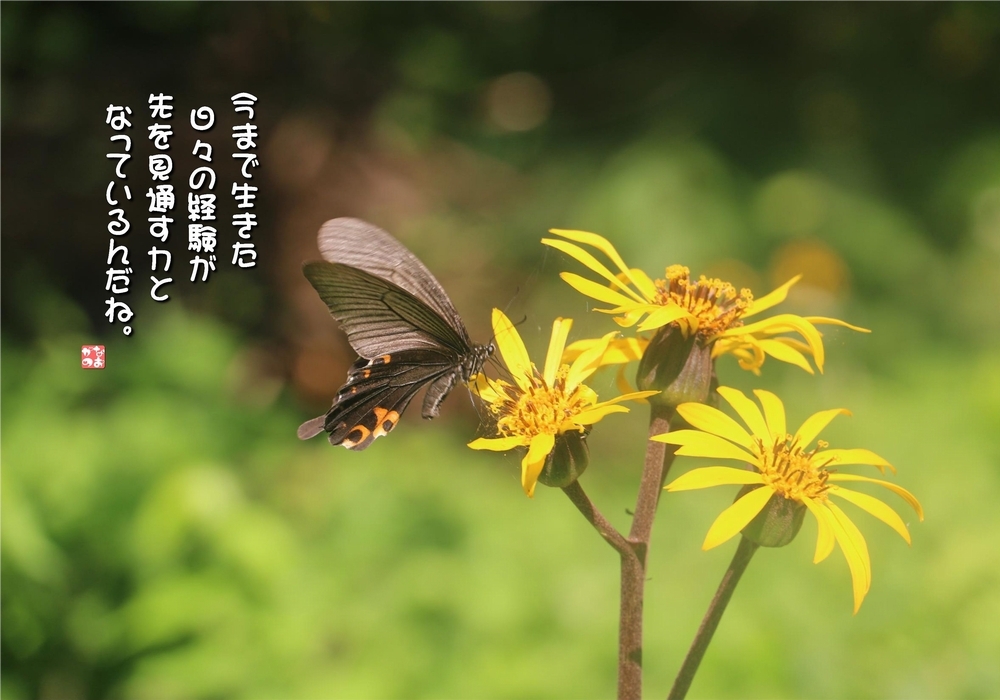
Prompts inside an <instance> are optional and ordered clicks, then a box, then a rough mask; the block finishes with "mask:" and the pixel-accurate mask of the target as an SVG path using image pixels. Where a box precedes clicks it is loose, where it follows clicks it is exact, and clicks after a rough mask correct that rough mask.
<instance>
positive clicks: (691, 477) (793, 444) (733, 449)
mask: <svg viewBox="0 0 1000 700" xmlns="http://www.w3.org/2000/svg"><path fill="white" fill-rule="evenodd" d="M718 391H719V394H720V395H721V396H722V398H723V399H725V400H726V401H727V402H728V403H729V405H730V406H732V408H733V410H735V411H736V412H737V413H738V414H739V416H740V418H742V419H743V422H744V423H746V425H747V427H749V428H750V432H749V433H748V432H747V431H746V430H744V429H743V427H742V426H740V425H739V424H738V423H737V422H736V421H735V420H733V419H732V418H730V417H729V416H727V415H726V414H724V413H723V412H722V411H719V410H717V409H714V408H712V407H710V406H706V405H704V404H697V403H687V404H681V405H680V406H678V407H677V412H678V413H679V414H680V415H681V417H682V418H684V420H686V421H687V422H688V423H690V424H691V425H693V426H694V427H695V428H697V430H676V431H673V432H670V433H667V434H665V435H657V436H655V437H653V438H650V439H652V440H657V441H659V442H665V443H668V444H671V445H678V446H679V448H678V450H677V454H678V455H688V456H691V457H710V458H718V459H735V460H739V461H742V462H746V463H748V464H749V465H750V466H751V467H753V470H752V471H749V470H746V469H735V468H733V467H703V468H700V469H693V470H691V471H690V472H688V473H687V474H684V475H683V476H681V477H680V478H678V479H676V480H674V481H673V482H672V483H670V484H669V485H667V486H666V487H665V488H666V490H667V491H686V490H690V489H701V488H707V487H709V486H723V485H731V484H732V485H747V484H750V485H759V487H758V488H754V489H753V490H751V491H750V492H749V493H746V494H745V495H744V496H742V497H741V498H739V499H738V500H737V501H736V502H735V503H733V505H731V506H729V507H728V508H726V510H724V511H723V512H722V514H721V515H720V516H719V517H718V518H716V520H715V522H714V523H712V526H711V528H709V530H708V535H707V536H706V537H705V542H704V544H703V545H702V549H711V548H712V547H717V546H718V545H720V544H722V543H723V542H726V541H728V540H729V539H730V538H732V537H734V536H736V535H737V534H738V533H739V532H740V531H742V530H743V529H744V528H745V527H746V526H747V525H748V524H749V523H750V521H752V520H753V519H754V518H755V517H756V516H757V515H758V514H759V513H760V512H761V511H762V510H763V509H764V507H765V505H767V503H768V501H770V500H771V498H772V496H774V495H778V496H780V497H781V498H784V499H786V500H788V501H792V502H793V503H799V504H802V505H804V506H805V507H806V508H808V509H809V512H811V513H812V514H813V515H814V516H815V517H816V521H817V523H818V524H819V536H818V537H817V540H816V554H815V556H814V558H813V562H814V563H819V562H821V561H823V560H824V559H826V557H827V556H829V554H830V552H831V551H832V550H833V545H834V542H835V541H836V543H837V544H839V545H840V549H841V551H843V553H844V556H845V557H846V559H847V564H848V566H849V567H850V570H851V578H852V580H853V584H854V612H855V613H857V611H858V608H860V607H861V602H862V601H863V600H864V597H865V594H866V593H867V592H868V589H869V587H870V586H871V561H870V559H869V557H868V547H867V545H866V544H865V538H864V537H863V536H862V534H861V531H860V530H858V528H857V526H856V525H855V524H854V523H853V522H851V520H850V519H849V518H848V517H847V514H846V513H844V511H842V510H841V509H840V507H839V506H838V505H837V504H836V503H834V502H833V500H832V499H831V498H830V497H831V496H836V497H837V498H840V499H843V500H845V501H848V502H849V503H853V504H854V505H856V506H858V507H859V508H861V509H862V510H864V511H867V512H868V513H870V514H872V515H874V516H875V517H876V518H878V519H879V520H881V521H882V522H884V523H885V524H887V525H888V526H889V527H891V528H892V529H893V530H895V531H896V532H898V533H899V535H900V536H901V537H902V538H903V539H904V540H906V542H907V544H909V542H910V533H909V531H908V530H907V528H906V524H905V523H904V522H903V519H902V518H900V517H899V515H898V514H897V513H896V511H894V510H893V509H892V508H890V507H889V506H888V505H886V504H885V503H883V502H882V501H880V500H878V499H877V498H873V497H872V496H869V495H867V494H864V493H860V492H858V491H853V490H850V489H846V488H844V487H843V486H841V485H840V484H842V483H844V482H852V481H854V482H859V481H860V482H868V483H872V484H878V485H879V486H884V487H885V488H887V489H889V490H890V491H892V492H893V493H895V494H897V495H899V496H901V497H902V498H903V499H904V500H905V501H906V502H907V503H908V504H910V506H912V507H913V509H914V510H915V511H916V513H917V515H918V516H919V518H920V520H923V519H924V513H923V508H922V507H921V506H920V503H919V501H917V499H916V498H915V497H914V496H913V494H911V493H910V492H909V491H907V490H906V489H904V488H902V487H900V486H897V485H896V484H893V483H891V482H888V481H883V480H881V479H871V478H869V477H866V476H859V475H857V474H845V473H841V472H838V471H836V470H835V469H833V467H834V466H841V465H849V464H855V465H856V464H864V465H871V466H875V467H877V468H878V469H879V470H880V471H882V472H883V473H884V472H885V469H886V468H889V469H890V470H892V471H893V473H895V471H896V470H895V469H894V468H893V467H892V465H891V464H889V463H888V462H887V461H886V460H884V459H883V458H881V457H879V456H878V455H877V454H875V453H874V452H870V451H869V450H864V449H827V444H826V443H825V442H823V441H822V440H820V441H818V442H817V446H816V447H814V448H812V449H811V450H810V449H808V448H809V445H810V444H811V443H812V441H813V440H814V439H815V438H816V436H817V435H819V433H820V431H821V430H823V428H825V427H826V426H827V424H829V422H830V421H832V420H833V419H834V418H835V417H836V416H837V415H840V414H844V415H850V412H849V411H847V410H845V409H842V408H835V409H832V410H828V411H820V412H819V413H816V414H814V415H813V416H811V417H810V418H808V419H807V420H806V421H805V422H804V423H803V424H802V426H801V427H800V428H799V429H798V431H797V432H796V433H795V434H794V435H789V434H787V433H786V432H785V407H784V405H783V404H782V403H781V400H780V399H779V398H778V397H777V396H775V395H774V394H772V393H771V392H768V391H761V390H757V391H755V392H754V394H756V395H757V398H758V400H759V401H760V405H761V407H762V408H763V413H761V411H760V410H759V409H758V408H757V405H756V404H755V403H754V402H753V401H751V400H750V399H748V398H747V397H746V396H745V395H744V394H743V393H742V392H740V391H738V390H736V389H731V388H729V387H719V390H718Z"/></svg>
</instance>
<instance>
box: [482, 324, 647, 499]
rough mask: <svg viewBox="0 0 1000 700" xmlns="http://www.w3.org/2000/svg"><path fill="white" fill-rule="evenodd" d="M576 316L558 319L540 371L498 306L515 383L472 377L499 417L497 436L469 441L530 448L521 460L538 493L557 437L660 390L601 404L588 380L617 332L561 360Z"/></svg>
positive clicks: (500, 345) (529, 490)
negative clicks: (570, 359)
mask: <svg viewBox="0 0 1000 700" xmlns="http://www.w3.org/2000/svg"><path fill="white" fill-rule="evenodd" d="M572 325H573V321H572V319H568V318H567V319H562V318H557V319H556V320H555V322H554V323H553V324H552V337H551V339H550V341H549V349H548V353H547V354H546V355H545V366H544V369H543V371H542V372H541V373H539V371H538V369H537V368H536V367H535V366H534V365H533V364H532V362H531V360H530V359H529V358H528V351H527V350H526V349H525V347H524V342H523V341H522V340H521V336H520V335H518V333H517V330H516V329H515V328H514V325H513V324H512V323H511V322H510V319H508V318H507V317H506V316H505V315H504V313H503V312H502V311H500V310H499V309H493V332H494V334H495V335H496V345H497V349H498V350H499V351H500V355H501V356H502V357H503V359H504V363H505V364H506V365H507V369H508V370H509V371H510V375H511V378H512V379H513V381H514V383H513V384H511V383H509V382H506V381H504V380H492V379H488V378H487V377H485V376H484V375H482V374H479V375H477V376H476V377H475V378H474V379H473V382H472V384H473V389H474V391H475V392H476V393H477V394H478V395H479V396H480V398H482V399H483V401H485V402H486V403H487V407H488V409H489V411H490V413H491V414H492V415H493V417H494V418H495V419H496V428H497V433H498V436H497V437H494V438H479V439H478V440H473V441H472V442H470V443H469V447H471V448H472V449H474V450H494V451H497V452H506V451H507V450H510V449H512V448H514V447H519V446H524V447H527V448H528V452H527V454H525V456H524V459H522V460H521V486H522V487H523V488H524V492H525V493H526V494H527V495H528V496H529V497H531V496H533V495H534V492H535V483H536V482H537V481H538V475H539V474H540V473H541V471H542V468H543V467H544V466H545V460H546V458H547V457H548V455H549V453H551V452H552V449H553V448H554V447H555V443H556V438H557V436H559V435H561V434H563V433H566V432H568V431H579V432H583V431H584V430H585V429H586V427H587V426H590V425H593V424H594V423H596V422H598V421H599V420H601V419H602V418H604V416H606V415H608V414H610V413H627V412H628V409H627V408H626V407H625V406H619V405H617V404H618V403H619V402H621V401H627V400H629V399H634V398H642V397H644V396H649V395H650V394H652V393H655V392H648V391H647V392H636V393H632V394H626V395H624V396H618V397H616V398H614V399H611V400H610V401H602V402H599V401H598V400H597V394H596V393H595V392H594V390H593V389H591V388H590V387H588V386H586V385H585V384H583V381H584V380H585V379H586V378H587V377H589V376H590V375H591V374H593V373H594V370H596V369H597V368H598V367H599V366H600V359H601V357H602V355H604V352H605V350H606V348H607V345H608V343H609V342H610V341H611V339H612V337H614V336H615V335H616V334H615V333H609V334H608V335H606V336H604V338H603V339H601V341H600V342H598V343H597V344H595V345H594V346H593V347H592V348H591V349H590V350H588V351H587V352H584V353H581V354H580V355H579V356H578V357H577V358H576V360H575V361H574V362H573V364H572V365H566V364H563V363H562V355H563V350H564V348H565V346H566V338H567V336H568V335H569V330H570V328H571V327H572Z"/></svg>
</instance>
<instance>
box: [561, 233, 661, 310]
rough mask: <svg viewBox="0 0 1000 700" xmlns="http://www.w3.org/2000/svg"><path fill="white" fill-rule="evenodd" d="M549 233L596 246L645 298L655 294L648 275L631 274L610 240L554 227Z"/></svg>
mask: <svg viewBox="0 0 1000 700" xmlns="http://www.w3.org/2000/svg"><path fill="white" fill-rule="evenodd" d="M549 233H554V234H556V235H557V236H562V237H563V238H568V239H570V240H571V241H576V242H577V243H584V244H586V245H589V246H593V247H594V248H597V249H598V250H599V251H601V252H602V253H604V254H605V255H607V256H608V259H610V260H611V262H613V263H614V264H615V265H617V266H618V269H619V270H621V271H622V273H623V274H624V275H625V276H626V277H627V278H628V280H629V281H630V282H631V283H632V284H634V285H635V286H636V289H638V290H639V291H640V292H642V293H643V294H644V295H645V297H646V298H647V299H652V298H653V297H654V296H656V287H655V286H654V285H653V283H652V281H651V280H650V279H649V277H648V276H646V275H643V276H642V277H637V276H635V275H633V274H632V270H631V269H630V268H628V267H627V266H626V265H625V261H624V260H622V258H621V256H620V255H618V251H617V250H615V247H614V246H613V245H611V242H610V241H609V240H608V239H607V238H605V237H604V236H599V235H597V234H596V233H589V232H587V231H570V230H566V229H555V228H552V229H549Z"/></svg>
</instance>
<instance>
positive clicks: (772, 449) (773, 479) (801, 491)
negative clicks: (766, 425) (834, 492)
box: [757, 435, 830, 502]
mask: <svg viewBox="0 0 1000 700" xmlns="http://www.w3.org/2000/svg"><path fill="white" fill-rule="evenodd" d="M757 447H758V449H759V451H760V455H761V459H760V463H759V464H758V465H757V468H758V469H759V470H760V473H761V476H763V477H764V482H765V483H767V484H768V485H769V486H770V487H772V488H773V489H774V490H775V491H776V492H778V493H779V494H781V495H782V496H784V497H785V498H787V499H789V500H794V501H799V502H801V501H802V499H803V497H808V498H812V499H818V500H820V501H825V500H826V490H827V488H828V487H827V483H826V482H827V479H829V477H830V472H829V471H827V470H826V469H825V466H826V465H822V464H820V465H817V464H815V463H814V462H813V456H814V455H815V454H816V452H817V451H818V450H820V449H825V448H826V447H827V443H825V442H824V441H822V440H820V441H818V442H817V446H816V447H815V448H813V449H812V450H810V451H809V452H804V451H803V450H802V448H801V447H800V446H799V444H798V441H797V440H795V439H793V438H792V436H790V435H786V436H784V437H783V438H778V439H776V440H775V441H774V444H773V445H764V443H763V441H761V440H758V441H757Z"/></svg>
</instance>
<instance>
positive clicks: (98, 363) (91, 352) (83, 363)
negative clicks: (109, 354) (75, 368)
mask: <svg viewBox="0 0 1000 700" xmlns="http://www.w3.org/2000/svg"><path fill="white" fill-rule="evenodd" d="M106 364H107V358H106V357H105V355H104V346H103V345H81V346H80V367H82V368H83V369H104V366H105V365H106Z"/></svg>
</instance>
